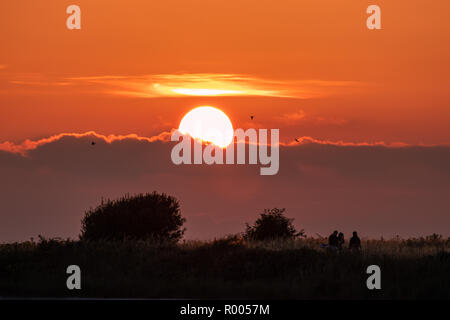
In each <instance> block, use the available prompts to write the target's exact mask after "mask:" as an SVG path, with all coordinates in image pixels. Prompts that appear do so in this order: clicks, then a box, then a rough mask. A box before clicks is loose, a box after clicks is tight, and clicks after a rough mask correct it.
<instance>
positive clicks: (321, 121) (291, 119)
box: [275, 110, 348, 126]
mask: <svg viewBox="0 0 450 320" xmlns="http://www.w3.org/2000/svg"><path fill="white" fill-rule="evenodd" d="M275 119H276V120H277V121H278V122H280V123H282V124H285V125H298V124H299V123H308V124H313V125H334V126H343V125H346V124H347V123H348V120H346V119H343V118H336V117H322V116H314V115H309V114H306V113H305V112H304V111H303V110H296V111H294V112H291V113H285V114H282V115H280V116H277V117H276V118H275Z"/></svg>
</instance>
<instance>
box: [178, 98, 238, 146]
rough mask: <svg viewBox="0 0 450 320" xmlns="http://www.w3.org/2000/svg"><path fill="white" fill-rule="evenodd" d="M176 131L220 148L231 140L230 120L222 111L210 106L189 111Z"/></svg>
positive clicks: (231, 128)
mask: <svg viewBox="0 0 450 320" xmlns="http://www.w3.org/2000/svg"><path fill="white" fill-rule="evenodd" d="M178 130H179V131H180V132H181V133H182V134H189V135H190V136H191V137H193V138H195V139H201V140H202V141H205V142H211V143H214V144H215V145H217V146H219V147H221V148H225V147H226V146H228V145H229V144H230V143H231V141H232V140H233V125H232V124H231V121H230V119H229V118H228V116H227V115H226V114H225V113H224V112H223V111H221V110H219V109H217V108H214V107H211V106H201V107H197V108H195V109H193V110H191V111H189V112H188V113H187V114H186V115H185V116H184V117H183V119H182V120H181V122H180V127H179V128H178Z"/></svg>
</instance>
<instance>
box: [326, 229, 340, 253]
mask: <svg viewBox="0 0 450 320" xmlns="http://www.w3.org/2000/svg"><path fill="white" fill-rule="evenodd" d="M337 235H338V232H337V230H334V231H333V233H332V234H331V235H330V236H329V237H328V246H329V247H330V249H337V247H338V237H337Z"/></svg>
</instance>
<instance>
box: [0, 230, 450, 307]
mask: <svg viewBox="0 0 450 320" xmlns="http://www.w3.org/2000/svg"><path fill="white" fill-rule="evenodd" d="M324 242H326V241H325V239H320V238H306V239H297V240H273V241H259V242H258V241H245V240H243V239H242V238H241V237H239V236H230V237H226V238H222V239H217V240H213V241H182V242H180V243H178V244H173V243H164V242H155V241H121V242H106V241H98V242H87V241H71V240H58V239H43V238H41V239H40V240H39V241H37V242H35V241H27V242H22V243H11V244H2V245H0V297H67V296H81V297H127V298H130V297H139V298H145V297H147V298H238V299H239V298H267V299H309V298H319V299H322V298H324V299H329V298H338V299H341V298H342V299H343V298H351V299H367V298H370V299H380V298H381V299H386V298H395V299H414V298H450V241H448V240H444V239H442V238H439V237H438V238H436V237H435V238H432V237H431V238H418V239H406V240H404V239H400V238H394V239H390V240H383V239H380V240H363V241H362V250H361V252H360V253H352V252H350V251H348V250H345V249H344V250H342V251H341V252H334V251H333V252H331V251H328V250H327V249H323V248H321V247H320V244H321V243H324ZM71 264H76V265H79V266H80V268H81V270H82V290H81V291H76V290H74V291H69V290H67V288H66V278H67V274H66V272H65V271H66V268H67V266H68V265H71ZM370 264H377V265H379V266H380V267H381V270H382V290H379V291H370V290H368V289H367V287H366V284H365V281H366V279H367V277H368V275H367V274H366V272H365V271H366V268H367V266H368V265H370Z"/></svg>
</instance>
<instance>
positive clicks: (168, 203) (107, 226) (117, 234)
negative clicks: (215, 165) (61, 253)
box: [80, 192, 186, 242]
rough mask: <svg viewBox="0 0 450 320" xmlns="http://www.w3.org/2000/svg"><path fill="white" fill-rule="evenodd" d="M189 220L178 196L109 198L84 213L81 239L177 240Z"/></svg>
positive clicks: (150, 194) (139, 195) (152, 195)
mask: <svg viewBox="0 0 450 320" xmlns="http://www.w3.org/2000/svg"><path fill="white" fill-rule="evenodd" d="M185 221H186V219H185V218H183V217H182V216H181V213H180V205H179V203H178V200H176V199H175V198H174V197H172V196H167V195H166V194H164V193H163V194H159V193H156V192H153V193H147V194H138V195H135V196H128V195H127V196H125V197H122V198H120V199H118V200H108V201H106V202H103V201H102V203H101V205H100V206H98V207H97V208H95V209H91V210H89V211H88V212H86V213H85V216H84V218H83V220H82V221H81V224H82V227H81V235H80V239H81V240H90V241H92V240H94V241H96V240H124V239H133V240H147V239H151V240H155V241H170V242H172V241H174V242H176V241H178V240H180V239H181V237H182V236H183V234H184V231H185V229H184V228H182V226H183V223H184V222H185Z"/></svg>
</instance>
